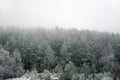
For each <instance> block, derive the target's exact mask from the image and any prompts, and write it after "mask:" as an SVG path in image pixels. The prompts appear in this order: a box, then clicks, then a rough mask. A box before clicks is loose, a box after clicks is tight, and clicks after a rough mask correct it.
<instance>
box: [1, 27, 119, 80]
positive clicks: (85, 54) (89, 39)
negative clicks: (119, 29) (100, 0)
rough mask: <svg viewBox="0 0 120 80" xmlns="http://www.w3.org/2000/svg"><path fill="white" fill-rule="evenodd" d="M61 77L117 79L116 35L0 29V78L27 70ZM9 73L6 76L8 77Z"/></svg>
mask: <svg viewBox="0 0 120 80" xmlns="http://www.w3.org/2000/svg"><path fill="white" fill-rule="evenodd" d="M33 69H36V70H37V71H38V72H43V71H44V69H46V70H49V71H50V72H53V71H54V72H58V73H61V74H65V75H64V76H63V77H64V78H65V80H70V79H71V78H72V77H74V78H76V77H75V76H76V75H75V74H76V73H84V74H85V76H86V77H87V76H88V74H94V73H100V72H111V73H112V75H113V76H114V77H120V76H119V75H120V34H118V33H116V34H115V33H109V32H98V31H90V30H77V29H69V30H64V29H60V28H55V29H52V30H46V29H43V28H36V29H22V28H3V27H1V28H0V78H1V79H3V78H12V77H18V76H21V75H22V74H24V73H25V72H26V71H27V70H29V71H31V70H33ZM8 72H9V73H8Z"/></svg>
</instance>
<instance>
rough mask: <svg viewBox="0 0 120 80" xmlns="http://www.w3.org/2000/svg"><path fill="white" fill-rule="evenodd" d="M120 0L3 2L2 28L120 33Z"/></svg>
mask: <svg viewBox="0 0 120 80" xmlns="http://www.w3.org/2000/svg"><path fill="white" fill-rule="evenodd" d="M119 14H120V0H84V1H83V0H44V1H43V0H0V26H5V27H6V26H18V27H26V28H29V27H39V26H40V27H44V28H48V29H51V28H54V27H56V26H59V27H60V28H64V29H70V28H77V29H79V30H81V29H90V30H97V31H106V32H120V15H119Z"/></svg>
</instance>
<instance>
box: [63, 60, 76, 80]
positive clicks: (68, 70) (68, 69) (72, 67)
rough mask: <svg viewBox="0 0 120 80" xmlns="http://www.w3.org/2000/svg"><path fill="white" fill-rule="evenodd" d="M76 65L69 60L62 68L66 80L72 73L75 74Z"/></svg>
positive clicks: (69, 78)
mask: <svg viewBox="0 0 120 80" xmlns="http://www.w3.org/2000/svg"><path fill="white" fill-rule="evenodd" d="M76 72H77V71H76V67H75V65H74V64H73V63H72V62H71V61H70V62H69V63H68V64H66V66H65V70H64V75H65V79H66V80H71V79H72V76H73V74H76Z"/></svg>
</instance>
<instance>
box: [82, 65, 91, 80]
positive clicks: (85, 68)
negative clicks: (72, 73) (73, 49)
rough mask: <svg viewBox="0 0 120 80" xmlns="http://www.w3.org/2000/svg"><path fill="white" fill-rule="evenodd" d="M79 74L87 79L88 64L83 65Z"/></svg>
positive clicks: (88, 72)
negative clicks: (82, 74)
mask: <svg viewBox="0 0 120 80" xmlns="http://www.w3.org/2000/svg"><path fill="white" fill-rule="evenodd" d="M81 72H82V73H84V75H85V80H86V78H88V75H89V74H90V67H89V65H88V64H86V63H84V64H83V66H82V69H81Z"/></svg>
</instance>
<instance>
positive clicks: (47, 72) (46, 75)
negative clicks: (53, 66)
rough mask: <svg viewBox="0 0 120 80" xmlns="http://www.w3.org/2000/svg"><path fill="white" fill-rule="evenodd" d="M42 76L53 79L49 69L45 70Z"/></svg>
mask: <svg viewBox="0 0 120 80" xmlns="http://www.w3.org/2000/svg"><path fill="white" fill-rule="evenodd" d="M42 78H43V79H44V80H51V74H50V72H49V71H48V70H44V72H43V75H42Z"/></svg>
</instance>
